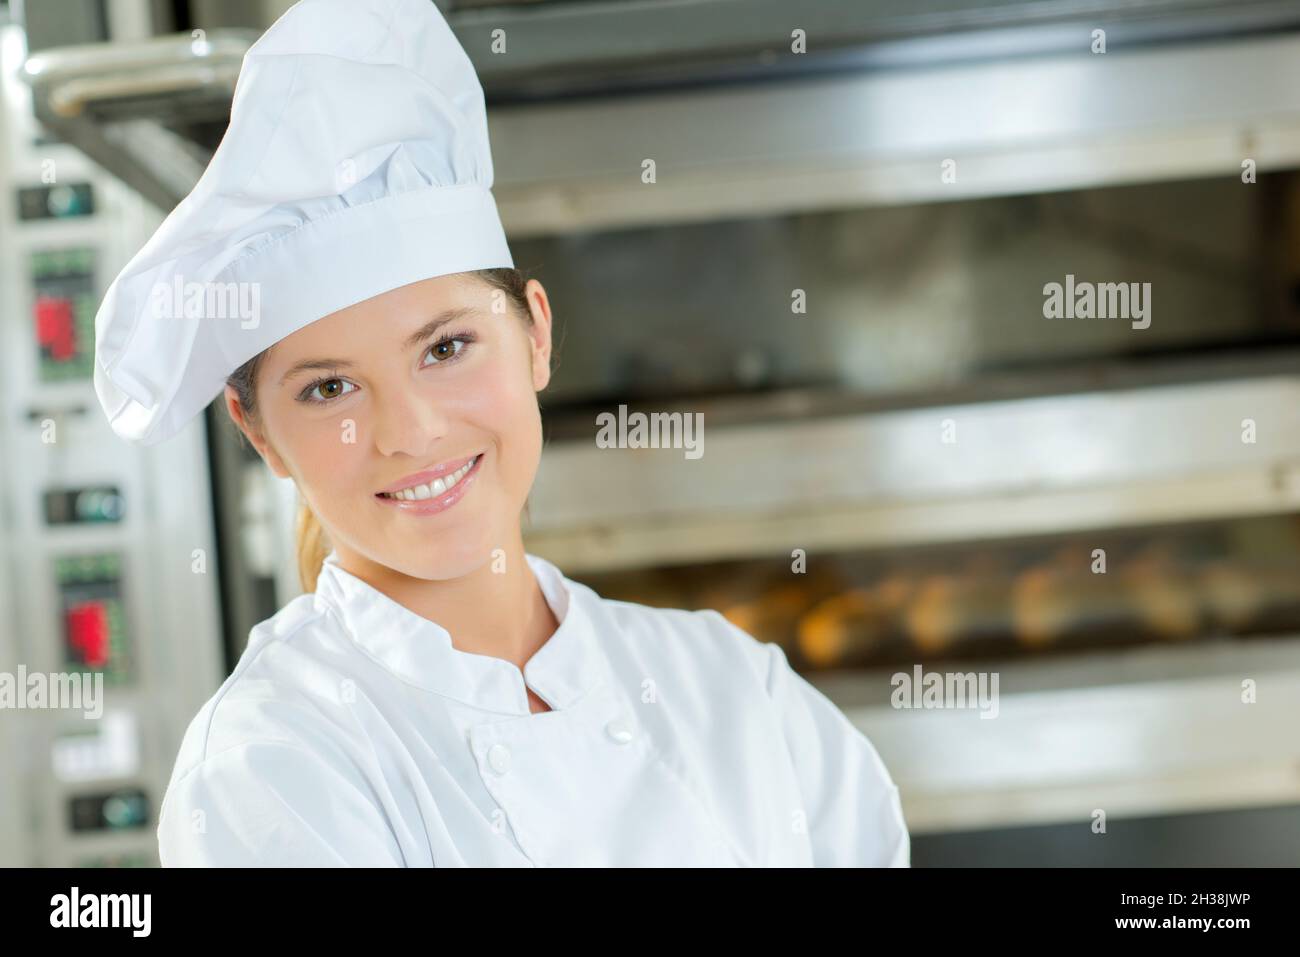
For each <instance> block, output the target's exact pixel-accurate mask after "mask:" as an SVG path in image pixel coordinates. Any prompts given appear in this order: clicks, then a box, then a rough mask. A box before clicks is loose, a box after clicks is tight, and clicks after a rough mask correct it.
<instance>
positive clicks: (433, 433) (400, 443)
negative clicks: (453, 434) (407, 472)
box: [373, 389, 447, 456]
mask: <svg viewBox="0 0 1300 957" xmlns="http://www.w3.org/2000/svg"><path fill="white" fill-rule="evenodd" d="M373 428H374V437H375V447H376V448H377V449H378V450H379V452H381V453H382V454H384V455H397V454H406V455H414V456H421V455H424V454H425V453H427V452H428V451H429V449H430V448H431V447H432V446H433V444H434V443H435V442H436V441H437V440H438V439H440V438H442V437H443V436H444V435H445V434H446V432H447V422H446V416H445V415H444V414H443V412H442V411H441V410H440V408H439V407H438V404H437V403H436V402H433V401H431V400H430V399H429V398H428V397H427V396H421V395H419V394H417V393H415V392H414V391H411V390H400V389H399V390H393V389H390V390H388V391H387V393H386V394H384V395H381V396H379V397H377V400H376V402H375V420H374V423H373Z"/></svg>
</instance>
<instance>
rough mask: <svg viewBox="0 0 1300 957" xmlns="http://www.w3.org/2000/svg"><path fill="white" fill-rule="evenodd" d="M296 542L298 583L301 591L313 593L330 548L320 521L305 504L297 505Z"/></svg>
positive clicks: (327, 537)
mask: <svg viewBox="0 0 1300 957" xmlns="http://www.w3.org/2000/svg"><path fill="white" fill-rule="evenodd" d="M297 541H298V547H297V552H298V581H299V583H300V584H301V585H302V590H303V591H315V590H316V579H318V578H320V572H321V569H322V568H324V567H325V557H326V556H327V555H329V553H330V547H331V546H330V544H329V536H328V535H326V534H325V529H324V528H323V527H321V523H320V519H318V518H317V517H316V513H315V512H313V511H312V510H311V506H310V505H308V504H307V503H306V502H299V504H298V526H297Z"/></svg>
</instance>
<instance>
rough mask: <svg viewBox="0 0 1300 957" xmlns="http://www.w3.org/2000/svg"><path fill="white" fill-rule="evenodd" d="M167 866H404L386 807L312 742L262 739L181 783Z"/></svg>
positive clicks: (165, 849) (161, 827)
mask: <svg viewBox="0 0 1300 957" xmlns="http://www.w3.org/2000/svg"><path fill="white" fill-rule="evenodd" d="M158 853H159V857H160V859H161V862H162V865H163V867H343V866H365V867H401V866H403V859H402V854H401V851H400V849H399V847H398V844H397V841H396V839H395V838H394V837H393V834H392V831H391V829H390V828H389V826H388V824H387V821H386V818H385V816H384V814H383V812H382V811H381V810H380V809H379V807H378V806H377V805H376V804H375V803H374V802H373V801H372V800H370V799H369V798H368V797H367V796H366V795H365V794H364V793H362V791H361V790H360V789H359V788H358V787H357V785H356V784H354V783H353V781H351V780H349V779H348V777H346V776H345V775H344V774H342V773H340V772H339V771H338V770H337V769H335V768H333V767H331V766H330V765H329V764H328V762H326V761H325V760H324V759H322V758H321V757H319V756H317V755H316V754H314V753H313V752H311V751H308V750H307V749H306V748H303V747H300V746H297V745H293V744H287V743H284V742H262V741H252V742H246V743H243V744H239V745H236V746H234V747H231V748H229V749H227V750H224V751H219V752H217V753H216V754H212V755H209V756H207V757H205V758H204V759H203V760H202V761H201V762H199V763H198V764H197V765H195V766H194V767H193V768H191V769H189V770H188V771H187V772H185V774H184V775H182V776H181V777H179V778H177V779H176V780H174V781H173V782H172V783H171V785H170V786H169V787H168V789H167V794H166V796H165V797H164V798H163V806H162V811H161V813H160V815H159V823H158Z"/></svg>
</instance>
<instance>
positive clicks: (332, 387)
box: [307, 379, 356, 402]
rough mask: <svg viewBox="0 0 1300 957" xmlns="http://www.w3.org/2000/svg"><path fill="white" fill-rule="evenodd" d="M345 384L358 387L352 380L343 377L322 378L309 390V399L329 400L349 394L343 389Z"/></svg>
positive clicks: (316, 400) (317, 400)
mask: <svg viewBox="0 0 1300 957" xmlns="http://www.w3.org/2000/svg"><path fill="white" fill-rule="evenodd" d="M344 386H352V388H353V389H355V388H356V386H354V385H352V383H351V382H347V381H345V380H343V379H322V380H321V381H320V382H317V383H316V384H315V385H313V386H312V387H311V388H310V389H308V390H307V399H308V401H315V402H328V401H329V400H330V399H337V398H338V397H339V396H341V395H347V394H348V393H347V392H345V391H344V390H343V387H344ZM348 391H351V390H348Z"/></svg>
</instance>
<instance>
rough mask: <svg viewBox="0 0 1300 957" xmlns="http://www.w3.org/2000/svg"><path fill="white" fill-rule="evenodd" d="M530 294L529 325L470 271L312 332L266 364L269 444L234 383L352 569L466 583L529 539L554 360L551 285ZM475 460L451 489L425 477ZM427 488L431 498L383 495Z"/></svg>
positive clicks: (261, 374)
mask: <svg viewBox="0 0 1300 957" xmlns="http://www.w3.org/2000/svg"><path fill="white" fill-rule="evenodd" d="M527 295H528V304H529V310H530V312H531V314H532V319H533V322H532V325H531V326H529V325H527V324H526V322H525V321H524V319H523V318H522V317H520V316H519V315H518V314H517V313H516V307H514V306H513V305H511V304H510V301H509V299H508V297H506V296H505V294H504V293H502V292H500V291H498V290H496V289H495V288H494V287H492V286H489V285H488V284H487V283H485V282H483V281H481V280H479V279H476V278H474V277H473V276H472V275H465V274H460V275H453V276H440V277H437V278H434V279H428V280H425V281H423V282H417V283H412V284H411V285H409V286H403V287H401V288H399V289H394V290H392V291H390V292H386V293H383V294H382V295H379V296H376V297H375V298H373V299H368V300H366V301H365V302H361V303H358V304H356V305H354V306H349V307H348V308H346V309H343V310H340V311H339V312H336V313H332V314H331V315H329V316H326V317H325V318H323V319H320V320H318V321H316V322H313V323H311V324H309V325H307V326H305V327H304V328H302V329H300V330H298V331H297V332H295V333H293V334H291V335H289V336H286V337H285V338H284V339H281V340H280V341H279V342H277V343H276V344H275V345H274V346H272V347H271V349H270V350H269V352H268V354H267V355H266V356H265V357H264V358H263V360H262V363H261V366H260V367H259V369H258V374H257V382H256V386H257V401H258V413H259V420H258V424H259V425H260V427H261V428H260V435H259V434H257V430H256V429H249V428H248V425H247V423H246V422H245V421H244V420H243V419H242V412H241V410H240V409H239V405H238V402H237V400H235V399H234V392H233V390H232V389H230V388H227V390H226V402H227V406H228V407H229V408H230V411H231V415H232V417H233V418H234V419H235V420H236V422H238V423H240V425H241V427H242V428H244V431H245V433H246V434H248V436H249V438H250V440H251V441H252V442H253V443H254V445H255V446H256V447H257V449H258V451H259V452H260V453H261V454H262V456H263V458H265V459H266V461H267V464H268V465H270V467H271V469H272V470H273V471H274V472H275V474H276V475H278V476H280V477H290V476H291V477H292V478H293V479H294V481H295V482H296V483H297V486H298V489H299V492H300V493H301V494H302V496H303V497H304V498H305V499H306V501H307V504H308V505H309V506H310V507H311V509H312V511H313V512H314V513H315V514H316V517H317V518H318V519H319V520H320V522H321V525H322V526H323V527H324V529H325V532H326V534H327V535H328V536H329V539H330V543H331V544H332V545H333V546H334V547H335V548H336V549H337V550H338V552H339V556H340V558H341V559H343V562H344V565H345V567H352V568H354V569H355V568H357V567H358V566H365V565H366V564H367V563H374V564H376V565H381V566H386V567H387V568H390V569H393V570H396V571H398V572H401V573H402V574H405V575H409V576H412V577H415V578H423V579H438V580H445V579H451V578H458V577H461V576H462V575H465V574H468V573H469V572H470V571H473V570H474V569H476V568H478V567H480V566H481V565H482V564H484V563H485V562H487V561H489V560H490V559H491V558H492V553H493V550H494V549H497V548H503V549H506V551H507V552H508V551H510V547H511V545H512V543H513V542H515V541H517V540H518V539H519V536H520V527H519V523H520V515H521V512H522V510H523V507H524V504H525V501H526V500H527V498H528V493H529V490H530V489H531V488H532V484H533V479H534V477H535V475H536V473H537V466H538V462H539V461H540V459H541V452H542V428H541V415H540V411H539V409H538V405H537V396H536V393H537V392H539V391H541V390H542V389H543V388H545V387H546V385H547V383H548V381H549V380H550V352H551V314H550V307H549V304H548V303H547V299H546V291H545V290H544V289H543V288H542V286H541V284H540V283H539V282H537V281H536V280H530V281H529V283H528V288H527ZM474 456H481V458H479V459H478V460H477V461H476V462H475V463H474V464H473V467H472V471H471V472H469V473H468V474H466V475H465V476H464V477H462V478H460V479H459V481H458V482H456V484H455V485H450V487H448V483H447V479H448V478H450V476H444V480H443V487H442V490H441V491H439V487H438V486H437V485H435V484H434V482H433V480H432V478H431V477H429V476H422V475H420V474H418V473H424V472H427V471H429V470H439V469H442V468H444V467H447V466H450V467H451V468H452V469H453V470H454V469H455V468H457V467H459V466H460V465H461V464H462V463H466V462H469V461H470V460H471V459H472V458H473V457H474ZM416 484H423V485H426V486H428V487H429V492H430V497H428V498H424V499H422V500H418V501H407V500H404V499H401V498H396V499H395V498H388V497H384V496H381V495H380V493H381V492H384V491H387V490H391V489H397V488H403V487H407V486H413V485H416ZM417 494H423V493H422V492H419V493H417ZM449 501H451V504H450V506H449V507H444V508H441V510H434V509H436V508H437V506H439V505H445V504H447V503H448V502H449Z"/></svg>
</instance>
